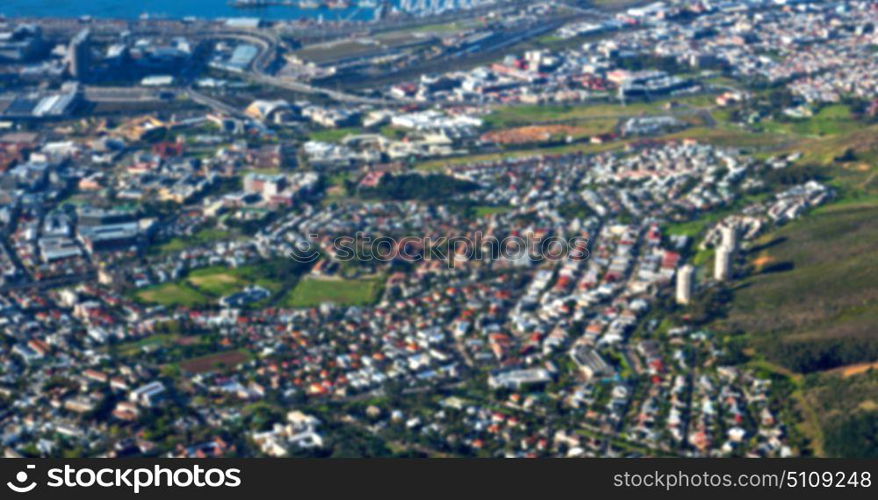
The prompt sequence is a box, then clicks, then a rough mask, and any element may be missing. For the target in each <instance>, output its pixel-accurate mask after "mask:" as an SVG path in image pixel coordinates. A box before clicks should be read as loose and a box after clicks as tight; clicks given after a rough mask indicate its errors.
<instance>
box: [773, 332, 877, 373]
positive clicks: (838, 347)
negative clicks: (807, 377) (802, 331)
mask: <svg viewBox="0 0 878 500" xmlns="http://www.w3.org/2000/svg"><path fill="white" fill-rule="evenodd" d="M765 347H766V354H767V355H768V357H770V358H772V359H773V360H775V361H777V362H778V363H780V364H782V365H784V366H786V367H788V368H790V369H791V370H794V371H797V372H799V373H811V372H817V371H822V370H829V369H832V368H837V367H839V366H844V365H849V364H853V363H864V362H867V361H874V360H875V359H878V339H872V338H862V337H853V338H852V337H846V338H827V339H808V340H807V341H804V340H803V341H784V340H781V339H778V340H772V341H769V342H767V343H766V346H765Z"/></svg>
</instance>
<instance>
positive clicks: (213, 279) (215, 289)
mask: <svg viewBox="0 0 878 500" xmlns="http://www.w3.org/2000/svg"><path fill="white" fill-rule="evenodd" d="M300 272H301V269H299V268H298V267H296V266H293V265H292V264H289V263H286V262H284V261H280V262H263V263H258V264H251V265H247V266H241V267H228V266H211V267H205V268H201V269H196V270H193V271H192V272H190V273H189V274H188V275H187V276H186V277H185V278H183V279H181V280H179V281H177V282H173V283H164V284H161V285H156V286H152V287H148V288H145V289H143V290H139V291H137V292H135V296H136V297H137V299H138V300H140V301H141V302H146V303H153V304H161V305H165V306H169V307H172V306H186V307H196V306H204V305H208V304H210V303H213V302H215V301H216V300H217V299H219V298H220V297H223V296H226V295H231V294H233V293H237V292H240V291H242V290H243V289H244V288H246V287H248V286H252V285H258V286H261V287H263V288H266V289H267V290H269V291H271V292H272V293H273V294H275V296H276V297H277V296H279V295H280V294H282V293H283V292H285V291H286V290H289V289H291V288H292V287H293V285H294V284H295V282H296V281H297V279H298V275H299V273H300ZM257 305H258V304H257Z"/></svg>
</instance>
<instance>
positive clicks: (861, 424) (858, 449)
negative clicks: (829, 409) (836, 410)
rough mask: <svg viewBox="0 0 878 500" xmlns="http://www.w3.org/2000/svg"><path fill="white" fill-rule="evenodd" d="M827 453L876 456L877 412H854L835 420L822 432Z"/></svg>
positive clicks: (877, 443)
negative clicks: (851, 414)
mask: <svg viewBox="0 0 878 500" xmlns="http://www.w3.org/2000/svg"><path fill="white" fill-rule="evenodd" d="M824 441H825V443H826V444H825V449H826V452H827V454H828V455H830V456H834V457H843V458H878V412H863V413H856V414H854V415H853V416H849V417H848V418H845V419H841V420H838V421H835V422H834V423H833V424H831V425H830V426H829V427H828V428H827V429H826V430H825V432H824Z"/></svg>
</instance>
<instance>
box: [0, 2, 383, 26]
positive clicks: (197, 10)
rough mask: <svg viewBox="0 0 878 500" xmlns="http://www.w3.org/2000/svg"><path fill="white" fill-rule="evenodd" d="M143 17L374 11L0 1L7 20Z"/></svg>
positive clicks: (352, 16)
mask: <svg viewBox="0 0 878 500" xmlns="http://www.w3.org/2000/svg"><path fill="white" fill-rule="evenodd" d="M142 14H149V16H150V17H153V18H168V19H181V18H183V17H187V16H192V17H199V18H203V19H216V18H225V17H259V18H262V19H274V20H277V19H321V18H322V19H324V20H326V21H332V20H339V19H344V20H358V21H363V20H371V19H372V18H373V16H374V11H373V9H367V8H362V9H360V8H357V7H350V8H347V9H329V8H326V7H321V8H319V9H300V8H298V7H288V6H282V5H277V6H268V7H257V8H246V9H240V8H236V7H232V6H231V5H229V4H228V0H0V15H4V16H8V17H80V16H86V15H88V16H92V17H95V18H105V19H137V18H138V17H140V16H141V15H142Z"/></svg>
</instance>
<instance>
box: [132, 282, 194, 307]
mask: <svg viewBox="0 0 878 500" xmlns="http://www.w3.org/2000/svg"><path fill="white" fill-rule="evenodd" d="M136 296H137V298H138V299H139V300H141V301H143V302H148V303H152V304H159V305H163V306H167V307H173V306H185V307H197V306H204V305H207V304H208V303H210V301H211V297H209V296H208V295H205V294H203V293H201V292H199V291H198V290H196V289H195V288H193V287H192V286H190V285H187V284H186V283H163V284H161V285H156V286H151V287H148V288H144V289H143V290H140V291H138V292H137V294H136Z"/></svg>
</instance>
